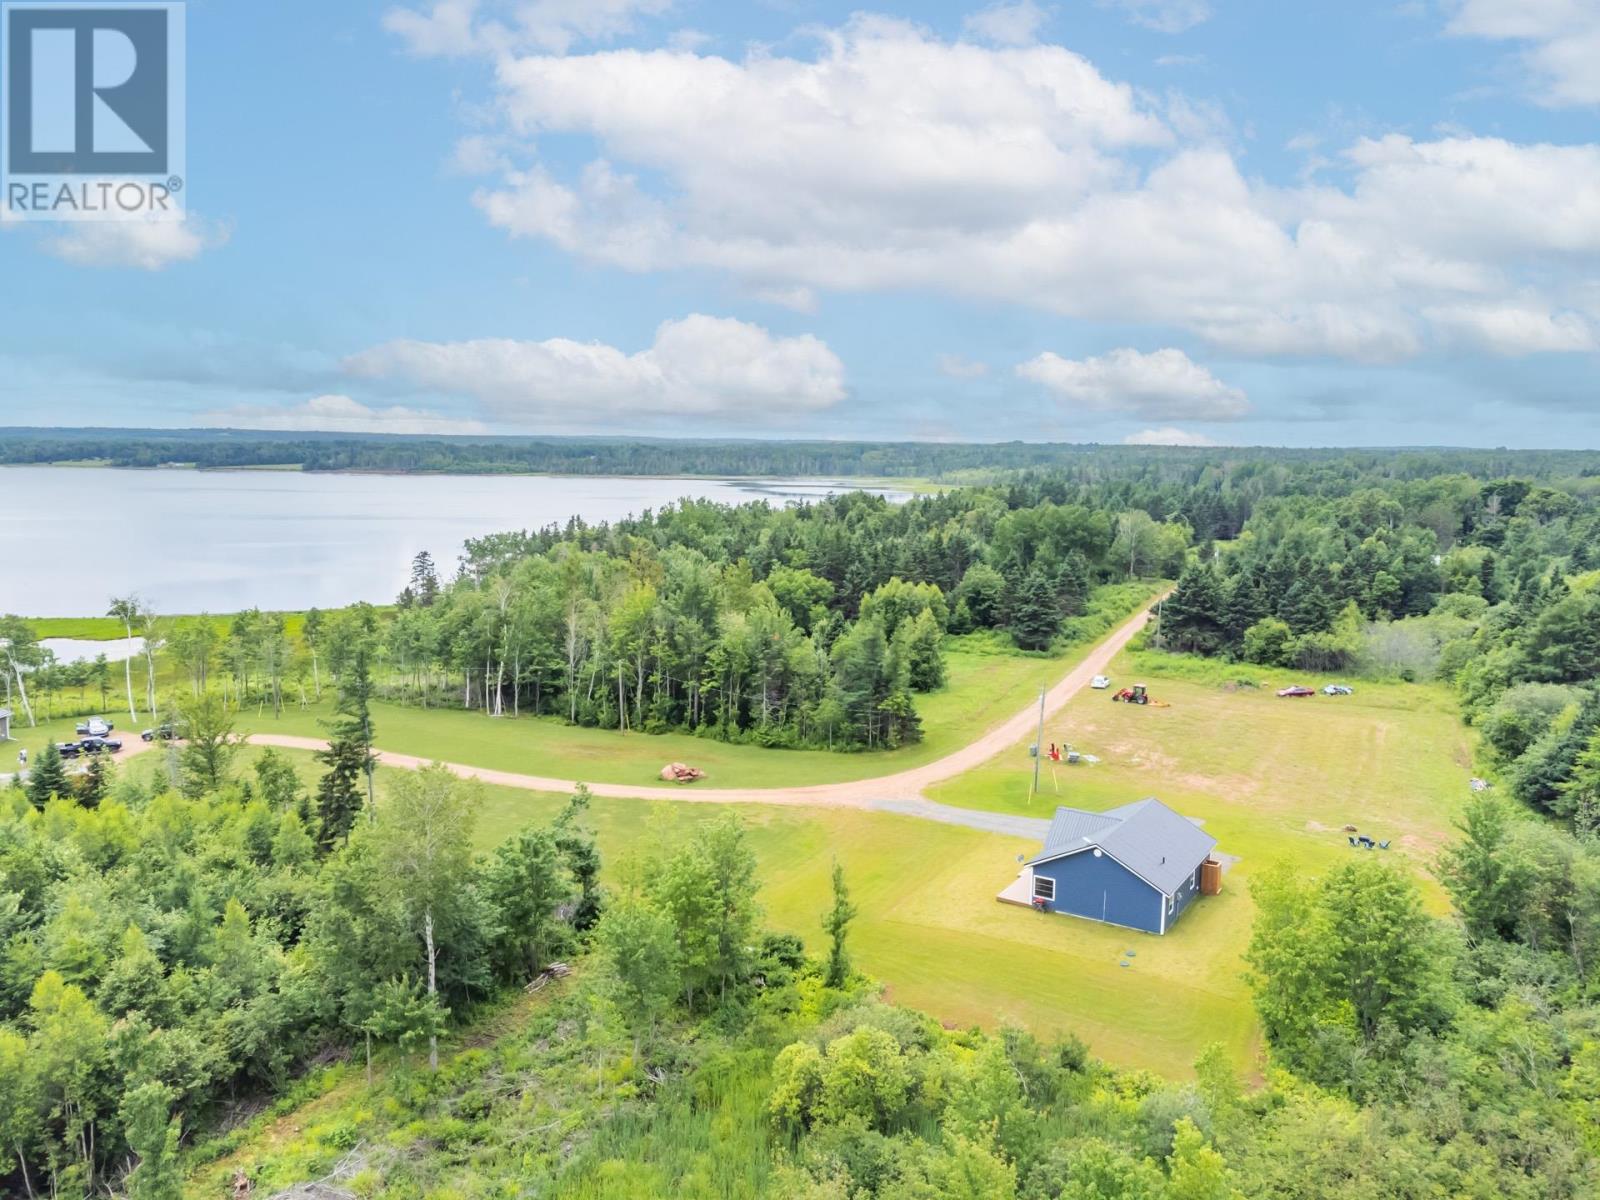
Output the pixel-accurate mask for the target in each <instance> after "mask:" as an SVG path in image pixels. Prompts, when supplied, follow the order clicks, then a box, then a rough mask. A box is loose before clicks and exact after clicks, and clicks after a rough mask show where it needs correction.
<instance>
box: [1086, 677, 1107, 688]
mask: <svg viewBox="0 0 1600 1200" xmlns="http://www.w3.org/2000/svg"><path fill="white" fill-rule="evenodd" d="M1089 686H1090V687H1092V688H1100V689H1101V690H1104V689H1105V688H1108V687H1110V686H1111V676H1109V675H1096V676H1095V677H1094V682H1093V683H1091V684H1090V685H1089Z"/></svg>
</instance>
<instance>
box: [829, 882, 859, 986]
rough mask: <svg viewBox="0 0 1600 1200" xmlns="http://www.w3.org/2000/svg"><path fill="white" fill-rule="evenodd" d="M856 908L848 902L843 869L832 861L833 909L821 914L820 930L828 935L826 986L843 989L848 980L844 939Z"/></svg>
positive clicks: (847, 959) (848, 973) (847, 962)
mask: <svg viewBox="0 0 1600 1200" xmlns="http://www.w3.org/2000/svg"><path fill="white" fill-rule="evenodd" d="M855 917H856V906H855V905H854V904H852V903H851V902H850V889H849V887H847V886H846V884H845V881H844V867H843V865H842V864H841V863H840V862H839V860H838V859H834V860H833V907H831V908H830V909H828V911H827V912H825V913H823V914H822V928H823V930H824V931H825V932H826V933H827V935H828V976H827V979H828V986H829V987H843V986H844V983H845V980H847V979H849V978H850V956H849V953H848V952H847V951H846V949H845V938H846V936H847V935H848V934H849V931H850V922H851V921H853V920H855Z"/></svg>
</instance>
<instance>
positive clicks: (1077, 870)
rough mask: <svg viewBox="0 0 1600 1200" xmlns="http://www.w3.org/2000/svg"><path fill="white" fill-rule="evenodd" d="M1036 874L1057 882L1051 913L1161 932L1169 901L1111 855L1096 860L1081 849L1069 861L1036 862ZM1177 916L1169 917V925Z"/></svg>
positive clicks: (1066, 858)
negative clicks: (1162, 911) (1163, 914)
mask: <svg viewBox="0 0 1600 1200" xmlns="http://www.w3.org/2000/svg"><path fill="white" fill-rule="evenodd" d="M1033 873H1034V876H1035V877H1042V878H1047V879H1053V880H1055V884H1056V898H1055V902H1054V903H1053V904H1051V905H1050V911H1051V912H1058V913H1067V914H1069V915H1071V916H1074V917H1087V918H1088V919H1089V920H1091V921H1105V922H1107V923H1109V924H1112V925H1123V926H1126V927H1128V928H1129V929H1142V930H1144V931H1145V932H1146V933H1160V932H1161V910H1162V907H1163V906H1164V905H1165V904H1166V900H1165V898H1164V897H1163V896H1162V894H1161V892H1160V891H1159V890H1158V889H1156V888H1154V887H1151V886H1150V885H1149V884H1148V883H1146V882H1145V881H1144V880H1142V879H1140V878H1139V877H1138V876H1137V875H1135V874H1134V873H1133V872H1132V871H1129V870H1128V869H1127V868H1126V867H1124V866H1123V865H1122V864H1121V863H1119V862H1117V860H1116V859H1114V858H1112V857H1111V856H1110V855H1109V854H1103V855H1101V856H1100V857H1098V858H1096V857H1095V854H1094V851H1093V850H1081V851H1079V852H1077V853H1075V854H1070V855H1068V856H1066V857H1065V858H1057V859H1053V860H1051V861H1050V862H1043V863H1036V864H1035V865H1034V867H1033ZM1197 890H1198V885H1197ZM1191 899H1192V896H1191ZM1175 916H1176V914H1174V916H1169V917H1168V918H1167V924H1168V925H1169V926H1170V925H1171V924H1172V921H1173V920H1174V919H1175Z"/></svg>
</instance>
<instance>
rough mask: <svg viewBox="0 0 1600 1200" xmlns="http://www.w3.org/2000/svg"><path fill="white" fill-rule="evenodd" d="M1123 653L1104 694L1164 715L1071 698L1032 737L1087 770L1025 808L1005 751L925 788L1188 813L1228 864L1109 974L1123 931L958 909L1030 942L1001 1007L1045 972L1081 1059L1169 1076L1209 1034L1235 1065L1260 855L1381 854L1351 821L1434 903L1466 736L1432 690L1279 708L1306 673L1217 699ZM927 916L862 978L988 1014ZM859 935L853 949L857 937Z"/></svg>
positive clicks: (1467, 765) (1325, 860) (986, 991)
mask: <svg viewBox="0 0 1600 1200" xmlns="http://www.w3.org/2000/svg"><path fill="white" fill-rule="evenodd" d="M1134 658H1135V656H1132V655H1128V654H1124V655H1123V656H1121V657H1120V658H1119V659H1118V661H1117V663H1116V664H1115V665H1114V667H1113V676H1114V678H1115V680H1116V682H1117V684H1118V685H1119V686H1120V685H1122V684H1125V683H1128V682H1132V681H1133V680H1134V679H1135V678H1136V677H1137V678H1138V679H1140V680H1142V681H1144V682H1147V683H1148V684H1149V685H1150V691H1151V695H1153V696H1155V697H1156V698H1157V699H1160V700H1165V701H1167V702H1168V703H1169V704H1170V707H1157V706H1151V707H1147V708H1138V707H1134V706H1132V705H1124V704H1112V703H1110V702H1109V699H1108V694H1107V693H1102V692H1086V693H1084V694H1083V695H1080V696H1079V697H1077V698H1076V699H1075V700H1074V701H1072V703H1070V704H1069V705H1068V706H1067V707H1066V708H1065V709H1064V710H1063V711H1062V712H1061V713H1060V714H1058V715H1057V716H1056V717H1055V718H1054V719H1053V720H1052V721H1051V722H1050V723H1049V724H1047V726H1046V728H1045V742H1046V744H1048V743H1049V742H1051V741H1055V742H1058V743H1069V744H1071V745H1073V746H1075V747H1077V748H1078V749H1080V750H1083V751H1087V752H1089V753H1091V754H1096V755H1099V756H1100V758H1101V761H1100V763H1099V764H1097V765H1095V766H1077V767H1069V766H1066V765H1064V764H1063V765H1061V766H1058V767H1056V768H1055V769H1054V772H1052V771H1051V769H1050V766H1049V764H1048V763H1046V764H1044V769H1043V770H1042V772H1041V781H1042V788H1041V794H1040V795H1039V796H1036V797H1034V798H1032V799H1030V798H1029V787H1030V784H1031V782H1032V762H1031V760H1030V759H1029V758H1028V755H1027V747H1026V745H1025V744H1020V745H1018V746H1016V747H1014V748H1013V749H1012V750H1010V751H1008V752H1007V753H1005V754H1003V755H1000V756H998V757H996V758H995V759H992V760H991V761H990V762H988V763H986V764H984V765H983V766H982V767H979V768H977V769H975V770H973V771H971V772H968V773H967V774H965V775H963V776H961V777H959V778H957V779H953V780H951V781H949V782H947V783H944V784H940V785H938V786H937V787H935V788H933V789H931V790H930V796H931V797H932V798H933V799H936V800H940V801H943V802H944V803H946V804H954V805H960V806H963V807H969V808H981V809H990V810H997V811H1002V812H1014V813H1023V814H1028V815H1033V816H1039V817H1045V816H1048V815H1050V813H1052V812H1053V811H1054V809H1055V807H1056V805H1057V804H1069V805H1072V806H1074V807H1079V808H1087V809H1091V810H1103V809H1107V808H1112V807H1115V806H1116V805H1119V804H1125V803H1127V802H1128V801H1130V800H1136V799H1139V798H1140V797H1143V796H1152V795H1153V796H1157V797H1159V798H1160V799H1161V800H1163V801H1164V802H1166V803H1167V804H1169V805H1171V806H1172V807H1173V808H1175V809H1177V810H1178V811H1179V812H1182V813H1184V814H1185V815H1186V816H1190V817H1195V818H1199V819H1201V820H1203V821H1204V824H1205V828H1206V830H1207V832H1209V833H1211V834H1212V835H1213V836H1214V837H1216V838H1217V839H1218V841H1219V843H1220V844H1219V846H1218V849H1219V851H1220V852H1222V853H1224V854H1228V855H1232V856H1235V857H1237V859H1238V862H1237V863H1235V864H1234V865H1233V866H1232V867H1231V869H1230V870H1229V872H1228V874H1227V876H1226V879H1225V882H1224V889H1223V894H1222V895H1221V896H1218V897H1215V898H1205V899H1202V900H1201V901H1200V902H1199V903H1197V904H1196V905H1195V906H1194V907H1193V908H1191V909H1190V910H1189V911H1188V912H1187V913H1186V914H1185V915H1184V917H1183V919H1182V920H1181V921H1180V922H1178V924H1177V925H1176V926H1175V927H1174V928H1173V929H1172V930H1171V931H1170V932H1169V933H1168V934H1167V935H1166V937H1164V938H1151V937H1141V936H1139V935H1131V936H1134V937H1135V938H1137V941H1136V942H1134V943H1131V944H1130V948H1132V949H1136V950H1138V951H1139V954H1138V956H1137V957H1136V958H1135V959H1134V962H1135V966H1134V967H1132V968H1129V969H1127V970H1123V969H1121V968H1117V967H1115V966H1114V964H1111V963H1110V961H1109V959H1108V958H1107V957H1106V951H1107V948H1108V947H1109V946H1111V945H1112V944H1113V943H1120V942H1123V941H1126V939H1127V938H1128V937H1129V936H1130V935H1127V934H1124V933H1120V932H1115V931H1111V930H1107V929H1104V928H1102V927H1099V926H1097V925H1094V924H1092V923H1090V922H1087V921H1077V920H1072V919H1070V918H1058V917H1057V918H1039V919H1038V920H1042V921H1043V922H1044V923H1045V924H1044V926H1043V927H1040V926H1039V925H1038V923H1037V921H1036V920H1035V919H1034V917H1033V915H1032V914H1030V913H1026V912H1021V911H1019V910H1007V911H1005V912H1003V913H1002V914H1001V915H1000V916H999V917H998V919H997V918H996V916H995V914H993V913H989V914H986V919H985V920H981V921H980V920H978V919H977V918H976V917H973V916H972V914H973V913H974V912H976V911H977V910H976V909H975V908H974V907H973V905H972V904H971V902H970V900H964V902H963V904H962V906H961V911H962V912H964V913H966V914H968V918H969V920H970V921H971V922H972V923H973V924H975V925H984V926H986V927H988V928H987V929H986V935H987V936H989V937H1004V938H1007V939H1021V938H1028V937H1031V938H1033V939H1035V940H1036V941H1038V942H1039V943H1041V944H1042V945H1043V946H1045V947H1046V951H1045V952H1043V953H1035V954H1033V955H1030V956H1028V957H1026V959H1024V958H1023V957H1022V956H1016V959H1015V962H1014V963H1013V965H1012V967H1011V969H1010V971H1008V972H1007V974H1006V975H1005V976H1004V977H1003V978H1004V980H1005V984H1004V989H1003V990H1005V991H1006V992H1009V993H1010V994H1011V995H1013V996H1014V997H1016V1000H1015V1001H1014V1002H1015V1003H1017V1004H1019V1005H1026V1004H1028V1003H1029V1002H1030V1001H1032V1002H1034V1003H1038V1001H1037V1000H1036V997H1039V996H1040V995H1041V994H1047V993H1048V991H1049V989H1050V988H1051V987H1052V985H1054V984H1055V983H1056V981H1058V980H1070V981H1071V985H1072V986H1071V988H1070V989H1068V990H1066V991H1058V992H1057V993H1056V998H1057V1003H1059V1004H1060V1005H1061V1006H1062V1008H1063V1009H1064V1010H1065V1012H1064V1013H1063V1014H1062V1015H1063V1017H1064V1019H1065V1021H1066V1023H1068V1024H1071V1025H1073V1027H1075V1028H1078V1029H1079V1030H1080V1031H1081V1032H1082V1034H1083V1036H1084V1037H1085V1038H1086V1039H1087V1040H1088V1041H1089V1042H1090V1044H1091V1045H1092V1046H1093V1047H1094V1048H1095V1049H1096V1051H1097V1052H1099V1053H1100V1054H1102V1055H1103V1056H1105V1057H1107V1058H1109V1059H1111V1060H1113V1061H1116V1062H1119V1063H1126V1064H1133V1065H1148V1066H1152V1067H1155V1068H1156V1069H1158V1070H1162V1071H1164V1072H1166V1073H1172V1072H1173V1071H1174V1070H1176V1069H1179V1068H1181V1067H1182V1066H1183V1065H1184V1064H1186V1063H1188V1062H1190V1061H1192V1059H1193V1057H1194V1055H1195V1054H1196V1053H1197V1052H1198V1051H1199V1049H1200V1048H1201V1047H1202V1046H1204V1044H1205V1043H1207V1042H1209V1041H1213V1040H1216V1041H1222V1042H1224V1043H1225V1044H1227V1045H1228V1046H1229V1048H1230V1049H1231V1050H1232V1051H1233V1052H1234V1054H1235V1057H1236V1059H1240V1060H1243V1059H1245V1058H1247V1057H1248V1055H1249V1053H1250V1048H1251V1046H1252V1045H1253V1043H1254V1041H1255V1029H1254V1019H1253V1016H1252V1014H1251V1012H1250V1008H1249V1003H1250V1002H1249V993H1248V990H1247V988H1246V987H1245V984H1244V982H1243V980H1242V978H1241V974H1242V971H1243V969H1244V963H1243V957H1242V956H1243V953H1244V949H1245V946H1246V944H1247V943H1248V941H1249V936H1250V924H1251V921H1252V919H1253V916H1254V910H1253V906H1252V905H1251V903H1250V899H1249V893H1248V885H1249V880H1250V877H1251V875H1252V874H1253V873H1254V872H1256V871H1258V870H1260V869H1262V868H1263V867H1264V866H1266V865H1267V864H1269V863H1272V862H1277V861H1288V862H1291V863H1293V864H1294V865H1295V866H1296V867H1298V868H1299V869H1300V870H1302V871H1304V872H1305V873H1307V874H1312V875H1315V874H1319V873H1322V872H1325V871H1327V870H1329V869H1330V868H1332V867H1334V866H1336V865H1337V864H1339V863H1341V862H1344V861H1346V860H1347V859H1348V857H1349V856H1350V855H1352V854H1366V853H1383V852H1379V851H1363V850H1352V849H1351V848H1350V845H1349V842H1348V840H1347V835H1346V834H1345V833H1344V832H1343V830H1342V827H1343V826H1344V825H1346V824H1352V825H1355V826H1357V827H1358V828H1359V830H1360V831H1361V832H1362V833H1365V834H1369V835H1371V836H1372V837H1374V838H1377V839H1379V840H1389V841H1391V842H1392V844H1393V846H1392V849H1391V850H1390V851H1388V852H1387V854H1386V856H1385V861H1387V862H1391V863H1393V864H1394V865H1395V866H1396V867H1398V868H1400V869H1404V870H1410V871H1412V872H1414V873H1415V874H1416V875H1417V877H1418V879H1419V880H1420V881H1421V883H1422V885H1423V889H1424V894H1425V896H1426V897H1427V899H1428V902H1429V904H1430V906H1431V907H1433V908H1434V909H1435V910H1436V911H1441V912H1442V911H1443V910H1444V908H1445V897H1444V893H1443V890H1442V889H1441V888H1440V887H1439V885H1438V883H1437V881H1435V880H1434V879H1433V877H1432V876H1431V875H1430V874H1429V867H1430V864H1431V863H1432V861H1433V859H1434V857H1435V855H1436V854H1437V852H1438V851H1439V849H1440V848H1441V847H1442V846H1443V845H1444V844H1445V843H1446V842H1447V841H1448V840H1449V838H1450V837H1451V822H1452V820H1453V819H1454V817H1455V816H1456V814H1457V813H1458V812H1459V810H1460V807H1461V804H1462V803H1463V802H1464V800H1465V799H1466V797H1467V795H1468V791H1467V780H1468V778H1469V777H1470V775H1471V763H1472V742H1471V734H1470V732H1469V731H1468V730H1467V729H1466V728H1465V727H1464V726H1463V725H1462V724H1461V723H1460V720H1459V717H1458V716H1457V712H1456V706H1455V703H1454V700H1453V698H1452V697H1451V695H1450V693H1449V692H1448V691H1447V690H1446V689H1445V688H1443V687H1439V686H1428V685H1415V684H1372V683H1367V684H1358V685H1357V687H1356V694H1355V695H1353V696H1344V697H1326V696H1320V695H1319V696H1316V697H1312V698H1309V699H1299V700H1293V699H1283V700H1280V699H1278V698H1277V696H1275V695H1274V694H1273V693H1274V692H1275V691H1276V690H1277V688H1279V687H1282V686H1285V685H1286V684H1289V683H1297V682H1305V683H1306V684H1308V685H1317V686H1320V685H1321V684H1322V683H1323V682H1325V680H1324V679H1321V678H1317V677H1315V676H1312V675H1308V674H1306V673H1304V672H1301V673H1298V674H1296V675H1293V676H1291V675H1289V674H1288V673H1285V672H1266V673H1265V674H1264V675H1263V681H1264V686H1262V687H1259V688H1254V689H1237V688H1231V687H1227V686H1219V685H1217V684H1214V683H1197V682H1192V681H1187V680H1183V679H1175V678H1163V676H1162V675H1161V674H1160V673H1159V659H1158V658H1157V657H1155V656H1150V655H1140V656H1137V664H1138V665H1137V667H1136V668H1134V667H1133V665H1132V664H1133V660H1134ZM1135 670H1137V676H1136V675H1135V673H1134V672H1135ZM1006 866H1007V869H1008V870H1009V864H1006ZM996 874H997V875H998V874H1004V872H1000V871H996ZM976 882H977V881H976V880H974V881H973V883H974V885H975V884H976ZM955 894H958V893H957V892H955V891H954V890H953V891H952V895H955ZM959 894H962V895H963V896H966V893H959ZM933 916H934V910H930V912H929V913H928V920H927V924H926V926H925V927H924V929H923V930H922V931H921V933H922V936H914V935H913V933H912V931H911V930H909V929H907V930H904V931H903V932H904V934H905V936H904V938H903V939H902V940H901V941H900V943H899V944H898V945H897V946H893V947H891V948H889V950H888V954H887V961H888V962H889V964H890V968H891V969H888V970H883V971H882V972H881V973H883V974H884V975H885V976H886V977H888V978H891V979H892V978H894V970H893V968H895V967H899V968H900V969H902V970H903V971H904V972H905V974H906V975H907V976H908V977H910V978H913V979H914V980H915V983H914V985H913V990H912V992H911V993H910V994H911V995H915V996H917V997H918V999H917V1003H920V1004H925V1005H926V1006H927V1007H929V1008H930V1009H931V1010H932V1011H935V1012H937V1011H939V1002H938V999H937V998H938V995H939V993H940V991H941V990H943V991H947V992H949V993H951V995H950V997H949V998H948V999H947V1000H946V1001H944V1003H946V1004H949V1005H956V1004H959V1003H960V1001H961V1000H962V999H964V998H965V997H966V996H968V995H973V996H974V998H981V999H983V1000H985V1001H988V1002H993V1003H995V1004H996V1011H997V1012H1004V1011H1007V1010H1006V1009H1005V1008H1004V1007H1002V1006H1001V1005H1000V1003H999V1002H998V1001H997V1000H996V999H995V996H994V993H995V992H997V991H1000V990H1002V989H1001V987H1000V986H998V985H997V983H996V982H995V981H994V980H993V978H992V977H991V976H989V975H987V974H985V972H984V963H983V956H982V955H979V956H977V958H976V960H973V959H969V958H968V957H967V956H969V955H971V954H972V953H973V952H972V951H971V950H970V949H967V948H963V947H961V946H960V945H959V943H952V942H950V941H948V940H947V939H948V938H949V936H950V935H949V931H948V929H947V928H946V927H947V926H948V925H950V924H952V923H954V922H953V921H952V920H951V919H950V918H946V919H944V920H943V921H940V922H938V924H939V928H937V929H935V928H934V924H935V922H934V920H933ZM995 925H999V926H1001V927H1003V931H1002V932H996V930H995V929H994V928H993V926H995ZM872 936H873V935H871V934H867V935H866V936H865V938H864V940H866V941H868V942H869V944H870V941H871V938H872ZM958 955H959V956H958ZM974 961H976V963H977V965H976V966H974V965H973V963H974ZM919 962H923V966H922V967H921V968H919V967H918V965H917V964H918V963H919ZM1069 964H1071V969H1067V968H1068V965H1069ZM1152 972H1155V973H1159V974H1161V975H1162V976H1163V981H1162V985H1161V986H1160V987H1151V986H1150V985H1149V982H1148V980H1147V979H1146V978H1145V977H1146V976H1147V975H1149V974H1150V973H1152ZM930 996H931V997H933V998H932V999H930ZM907 998H908V999H909V998H910V996H909V995H908V997H907ZM1178 998H1181V1000H1179V999H1178ZM1014 1011H1015V1010H1014ZM1029 1019H1030V1022H1031V1021H1032V1020H1033V1019H1034V1018H1032V1017H1030V1018H1029Z"/></svg>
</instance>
